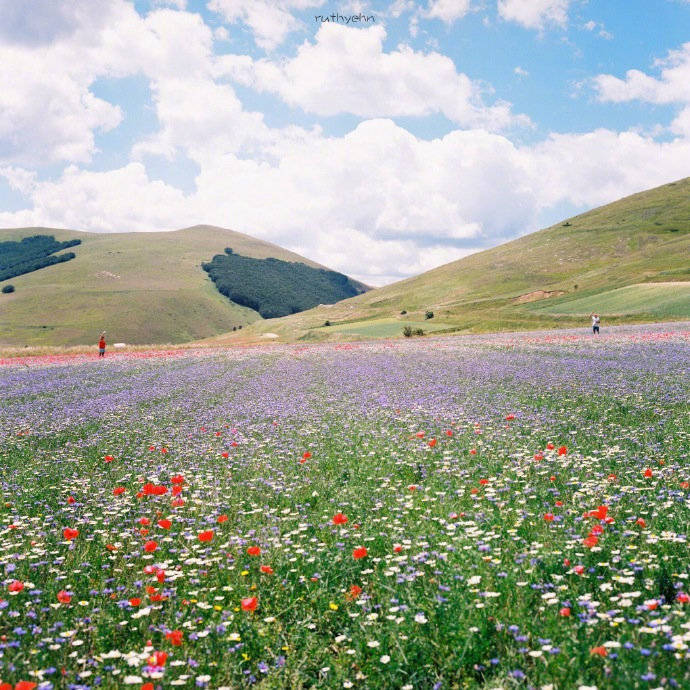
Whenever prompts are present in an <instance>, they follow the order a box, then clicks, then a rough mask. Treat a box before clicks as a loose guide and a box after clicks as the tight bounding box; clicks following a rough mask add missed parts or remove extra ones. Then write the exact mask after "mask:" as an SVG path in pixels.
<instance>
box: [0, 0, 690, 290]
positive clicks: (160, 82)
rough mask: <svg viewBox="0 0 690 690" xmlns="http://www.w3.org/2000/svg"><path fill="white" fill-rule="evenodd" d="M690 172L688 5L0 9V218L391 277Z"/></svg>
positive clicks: (251, 2) (51, 5) (330, 2)
mask: <svg viewBox="0 0 690 690" xmlns="http://www.w3.org/2000/svg"><path fill="white" fill-rule="evenodd" d="M688 175H690V0H589V1H587V0H422V1H421V2H412V1H410V0H371V1H367V0H361V1H360V0H349V2H348V1H345V2H335V0H72V1H70V2H67V1H66V0H65V1H62V0H32V1H31V2H22V1H21V0H0V227H24V226H47V227H63V228H71V229H77V230H90V231H97V232H131V231H153V230H175V229H178V228H182V227H188V226H191V225H195V224H199V223H204V224H211V225H218V226H222V227H226V228H230V229H233V230H237V231H240V232H244V233H247V234H249V235H252V236H254V237H257V238H261V239H264V240H268V241H271V242H274V243H276V244H279V245H281V246H283V247H286V248H288V249H291V250H293V251H296V252H298V253H300V254H302V255H304V256H306V257H308V258H310V259H313V260H316V261H319V262H320V263H322V264H324V265H327V266H329V267H330V268H333V269H335V270H338V271H342V272H344V273H347V274H348V275H351V276H353V277H355V278H357V279H359V280H362V281H363V282H365V283H367V284H369V285H375V286H378V285H384V284H387V283H390V282H393V281H395V280H400V279H401V278H405V277H408V276H410V275H415V274H418V273H421V272H423V271H425V270H428V269H430V268H433V267H435V266H438V265H441V264H444V263H447V262H449V261H453V260H455V259H458V258H461V257H463V256H466V255H468V254H470V253H472V252H475V251H478V250H481V249H485V248H488V247H492V246H495V245H497V244H500V243H502V242H505V241H507V240H510V239H513V238H515V237H518V236H520V235H524V234H526V233H529V232H533V231H534V230H537V229H539V228H541V227H545V226H548V225H551V224H553V223H556V222H558V221H561V220H563V219H565V218H567V217H569V216H572V215H575V214H576V213H580V212H582V211H585V210H587V209H590V208H593V207H595V206H598V205H601V204H604V203H608V202H611V201H615V200H616V199H619V198H621V197H623V196H626V195H628V194H632V193H635V192H638V191H642V190H644V189H648V188H650V187H655V186H658V185H660V184H664V183H666V182H671V181H673V180H676V179H680V178H682V177H687V176H688ZM209 258H210V257H209Z"/></svg>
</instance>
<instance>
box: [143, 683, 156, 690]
mask: <svg viewBox="0 0 690 690" xmlns="http://www.w3.org/2000/svg"><path fill="white" fill-rule="evenodd" d="M141 690H154V687H153V683H144V684H143V685H142V686H141Z"/></svg>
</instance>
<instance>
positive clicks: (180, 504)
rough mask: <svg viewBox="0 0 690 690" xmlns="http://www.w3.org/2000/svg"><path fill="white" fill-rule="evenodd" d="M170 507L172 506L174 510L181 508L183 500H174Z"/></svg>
mask: <svg viewBox="0 0 690 690" xmlns="http://www.w3.org/2000/svg"><path fill="white" fill-rule="evenodd" d="M171 505H172V506H173V507H174V508H179V507H180V506H183V505H184V498H176V499H175V500H174V501H173V502H172V504H171Z"/></svg>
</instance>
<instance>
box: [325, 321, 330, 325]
mask: <svg viewBox="0 0 690 690" xmlns="http://www.w3.org/2000/svg"><path fill="white" fill-rule="evenodd" d="M323 325H324V326H330V325H331V322H330V321H325V322H324V324H323Z"/></svg>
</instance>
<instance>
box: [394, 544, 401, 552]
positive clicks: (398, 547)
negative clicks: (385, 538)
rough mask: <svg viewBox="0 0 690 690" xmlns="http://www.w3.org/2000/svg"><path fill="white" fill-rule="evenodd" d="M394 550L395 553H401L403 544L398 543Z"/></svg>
mask: <svg viewBox="0 0 690 690" xmlns="http://www.w3.org/2000/svg"><path fill="white" fill-rule="evenodd" d="M393 551H395V553H400V552H401V551H402V546H401V545H400V544H396V545H395V546H394V547H393Z"/></svg>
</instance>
